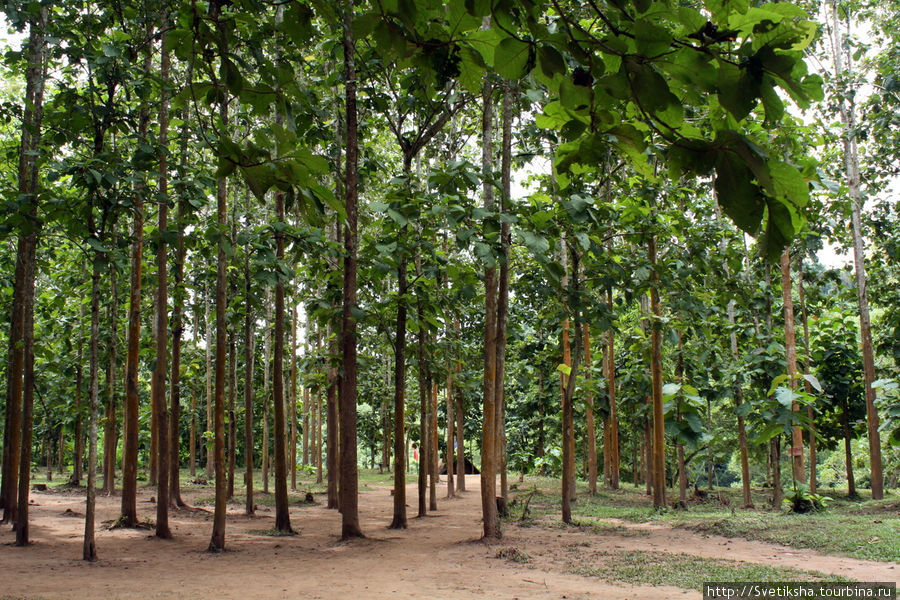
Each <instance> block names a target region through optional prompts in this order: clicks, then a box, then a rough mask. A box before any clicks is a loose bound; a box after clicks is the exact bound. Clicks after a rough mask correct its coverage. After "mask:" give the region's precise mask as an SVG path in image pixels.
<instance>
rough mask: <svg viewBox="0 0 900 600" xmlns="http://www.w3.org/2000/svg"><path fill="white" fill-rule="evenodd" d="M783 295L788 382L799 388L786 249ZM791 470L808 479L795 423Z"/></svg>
mask: <svg viewBox="0 0 900 600" xmlns="http://www.w3.org/2000/svg"><path fill="white" fill-rule="evenodd" d="M781 297H782V300H783V302H784V349H785V353H786V354H787V370H788V373H787V374H788V383H789V385H790V386H791V389H793V390H796V389H797V338H796V335H795V333H794V299H793V295H792V293H791V253H790V249H787V248H786V249H785V250H784V253H782V255H781ZM791 410H792V411H794V412H798V411H799V410H800V405H799V404H797V403H796V402H794V403H793V404H792V405H791ZM790 454H791V472H792V475H793V477H794V481H799V482H805V481H806V469H805V468H804V466H803V430H802V429H800V427H799V426H797V425H795V426H794V428H793V430H792V432H791V448H790Z"/></svg>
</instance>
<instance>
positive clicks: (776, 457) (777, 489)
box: [770, 435, 784, 510]
mask: <svg viewBox="0 0 900 600" xmlns="http://www.w3.org/2000/svg"><path fill="white" fill-rule="evenodd" d="M770 448H771V461H772V508H773V509H775V510H778V509H779V508H781V501H782V500H783V499H784V492H783V491H782V488H781V436H780V435H776V436H775V437H774V438H773V439H772V443H771V445H770Z"/></svg>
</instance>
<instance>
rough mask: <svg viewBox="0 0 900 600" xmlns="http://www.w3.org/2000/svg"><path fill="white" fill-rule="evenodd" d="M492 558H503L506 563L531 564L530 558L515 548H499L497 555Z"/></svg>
mask: <svg viewBox="0 0 900 600" xmlns="http://www.w3.org/2000/svg"><path fill="white" fill-rule="evenodd" d="M494 558H505V559H506V560H508V561H512V562H515V563H520V564H525V563H529V562H531V556H529V555H528V554H527V553H525V552H522V551H521V550H519V549H518V548H516V547H515V546H511V547H507V548H500V549H499V550H497V554H496V555H495V556H494Z"/></svg>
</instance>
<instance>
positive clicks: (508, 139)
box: [494, 80, 519, 502]
mask: <svg viewBox="0 0 900 600" xmlns="http://www.w3.org/2000/svg"><path fill="white" fill-rule="evenodd" d="M518 92H519V88H518V86H517V85H515V84H513V83H512V82H510V81H508V80H504V81H503V104H502V108H501V111H502V112H501V129H502V134H501V142H500V189H501V194H500V214H501V215H502V214H503V213H505V212H507V211H508V210H509V205H510V202H511V196H512V176H511V170H512V121H513V112H514V102H515V101H516V99H517V96H518ZM510 244H511V237H510V230H509V223H507V222H506V221H504V220H502V219H501V221H500V255H501V258H500V275H499V281H498V282H497V383H496V384H495V388H494V392H495V393H496V395H497V399H496V409H497V450H498V453H497V467H498V469H499V470H500V497H502V498H503V500H504V502H506V501H507V500H508V496H509V485H508V483H507V464H506V463H507V460H506V397H505V392H506V385H505V382H506V326H507V314H508V313H509V260H510V256H509V247H510Z"/></svg>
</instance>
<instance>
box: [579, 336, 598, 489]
mask: <svg viewBox="0 0 900 600" xmlns="http://www.w3.org/2000/svg"><path fill="white" fill-rule="evenodd" d="M582 331H583V337H584V366H585V375H586V376H587V378H588V380H591V379H593V375H592V374H591V373H592V368H593V367H592V362H591V359H592V357H591V328H590V326H589V325H588V324H587V323H585V324H584V325H583V329H582ZM586 410H587V460H588V473H587V475H588V488H589V489H590V492H591V495H594V494H596V493H597V430H596V425H595V423H594V393H593V392H588V395H587V407H586Z"/></svg>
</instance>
